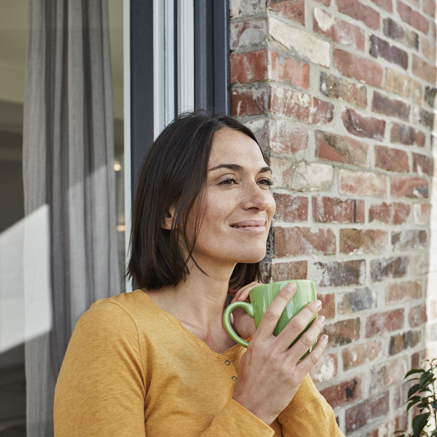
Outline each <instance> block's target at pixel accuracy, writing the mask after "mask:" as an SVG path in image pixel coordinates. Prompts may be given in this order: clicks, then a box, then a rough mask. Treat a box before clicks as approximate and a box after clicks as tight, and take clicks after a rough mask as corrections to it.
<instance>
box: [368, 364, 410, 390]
mask: <svg viewBox="0 0 437 437" xmlns="http://www.w3.org/2000/svg"><path fill="white" fill-rule="evenodd" d="M407 370H408V365H407V361H406V360H405V359H398V360H393V361H388V362H385V363H382V364H377V365H376V366H374V367H373V368H372V369H371V370H370V375H371V377H370V387H369V392H370V394H371V395H372V394H373V393H376V392H378V391H380V390H381V389H382V388H383V387H388V386H390V385H393V384H396V383H397V382H400V381H402V380H403V378H404V376H405V373H407Z"/></svg>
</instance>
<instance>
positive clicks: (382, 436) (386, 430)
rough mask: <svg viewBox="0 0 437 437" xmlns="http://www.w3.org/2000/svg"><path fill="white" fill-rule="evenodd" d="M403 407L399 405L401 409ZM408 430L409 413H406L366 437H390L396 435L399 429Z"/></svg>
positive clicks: (370, 432)
mask: <svg viewBox="0 0 437 437" xmlns="http://www.w3.org/2000/svg"><path fill="white" fill-rule="evenodd" d="M400 406H401V405H399V407H400ZM407 428H408V413H407V412H404V413H402V414H400V415H399V416H397V417H395V418H394V419H393V420H390V421H389V422H386V423H384V424H382V425H380V426H378V427H377V428H375V429H374V430H372V431H369V432H368V433H367V434H366V437H388V436H392V435H394V432H395V431H397V430H399V429H407Z"/></svg>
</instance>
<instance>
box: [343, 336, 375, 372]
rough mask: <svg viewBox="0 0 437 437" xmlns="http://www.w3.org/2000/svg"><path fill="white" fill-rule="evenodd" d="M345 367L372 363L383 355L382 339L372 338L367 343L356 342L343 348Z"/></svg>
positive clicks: (346, 368) (347, 368)
mask: <svg viewBox="0 0 437 437" xmlns="http://www.w3.org/2000/svg"><path fill="white" fill-rule="evenodd" d="M342 354H343V369H344V370H345V371H346V370H349V369H352V368H354V367H358V366H361V365H362V364H367V363H371V362H372V361H375V360H376V359H377V358H379V357H380V356H381V355H382V341H381V340H370V341H367V342H366V343H361V344H354V345H352V346H348V347H345V348H344V349H343V350H342Z"/></svg>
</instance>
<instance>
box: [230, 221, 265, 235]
mask: <svg viewBox="0 0 437 437" xmlns="http://www.w3.org/2000/svg"><path fill="white" fill-rule="evenodd" d="M231 228H232V229H238V230H242V231H251V232H264V231H265V229H266V222H265V221H264V220H247V221H244V222H239V223H235V224H233V225H231Z"/></svg>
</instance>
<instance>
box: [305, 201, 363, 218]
mask: <svg viewBox="0 0 437 437" xmlns="http://www.w3.org/2000/svg"><path fill="white" fill-rule="evenodd" d="M313 220H314V221H315V222H318V223H364V201H363V200H353V199H346V200H342V199H338V198H335V197H325V196H317V197H313Z"/></svg>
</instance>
